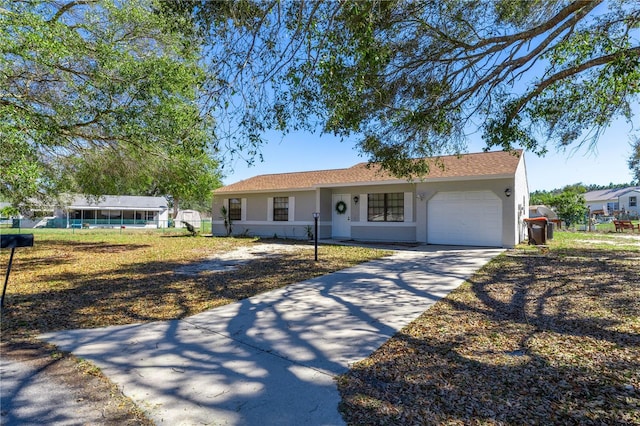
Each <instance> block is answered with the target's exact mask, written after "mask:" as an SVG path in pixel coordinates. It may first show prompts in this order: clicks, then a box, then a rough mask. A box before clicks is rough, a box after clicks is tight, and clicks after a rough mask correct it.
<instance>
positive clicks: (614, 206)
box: [607, 203, 619, 212]
mask: <svg viewBox="0 0 640 426" xmlns="http://www.w3.org/2000/svg"><path fill="white" fill-rule="evenodd" d="M618 209H619V207H618V203H607V210H608V211H610V212H615V211H618Z"/></svg>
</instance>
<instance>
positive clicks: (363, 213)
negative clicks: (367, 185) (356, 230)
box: [358, 194, 368, 222]
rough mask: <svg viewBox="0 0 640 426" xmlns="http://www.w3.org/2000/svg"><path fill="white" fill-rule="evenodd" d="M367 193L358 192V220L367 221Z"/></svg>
mask: <svg viewBox="0 0 640 426" xmlns="http://www.w3.org/2000/svg"><path fill="white" fill-rule="evenodd" d="M367 201H368V200H367V194H360V199H359V200H358V204H359V205H360V222H366V221H367V207H368V206H367Z"/></svg>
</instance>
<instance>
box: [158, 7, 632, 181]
mask: <svg viewBox="0 0 640 426" xmlns="http://www.w3.org/2000/svg"><path fill="white" fill-rule="evenodd" d="M164 12H165V13H171V14H177V15H178V16H188V17H189V18H191V19H193V20H194V21H195V22H197V23H198V25H199V27H200V29H201V34H203V37H204V38H203V39H204V40H205V43H206V47H208V49H209V50H208V53H207V54H206V55H205V58H207V59H208V60H209V66H210V69H211V70H212V71H213V72H212V74H213V75H215V76H216V82H215V83H216V84H213V86H212V95H215V96H212V99H213V98H215V99H216V100H217V103H215V105H217V106H219V107H222V108H225V107H226V110H225V112H226V114H227V115H226V116H225V117H231V118H232V119H235V124H234V125H232V126H231V127H232V128H233V129H240V130H238V132H240V134H241V135H240V137H239V139H240V140H242V141H243V143H240V144H237V145H235V146H234V147H232V149H234V150H235V149H240V150H243V149H244V150H245V151H246V152H247V153H248V154H249V155H250V156H251V155H255V154H256V152H259V146H260V143H261V133H262V132H263V131H264V130H265V129H268V128H276V129H282V130H286V129H288V128H291V127H297V126H303V127H308V128H312V129H313V128H316V127H318V126H319V127H320V128H322V130H323V131H325V132H332V133H334V134H337V135H342V136H349V135H357V136H358V137H359V148H360V150H361V151H362V152H363V153H365V154H367V155H368V156H369V159H370V160H371V161H376V162H381V163H382V165H383V166H384V167H385V168H387V169H388V170H390V171H391V172H393V173H395V174H396V175H399V176H413V175H421V174H423V173H426V172H427V171H428V164H426V163H424V162H419V161H418V162H417V161H413V160H412V159H414V158H420V157H425V156H432V155H438V154H440V153H450V152H460V151H462V150H464V148H465V141H466V137H467V133H468V132H474V131H475V130H476V129H481V130H482V132H483V136H484V139H485V141H486V144H487V148H495V147H498V148H502V149H507V150H509V149H512V148H515V147H523V148H526V149H528V150H530V151H533V152H536V153H538V154H544V153H545V152H546V151H547V150H548V149H549V147H558V148H560V149H564V148H566V147H569V146H572V145H576V144H577V145H582V144H585V143H586V144H592V143H596V141H597V139H598V137H599V135H600V133H601V131H602V130H603V129H604V128H606V126H607V125H608V124H609V123H610V122H611V121H612V120H613V119H614V118H616V117H619V116H623V117H626V118H627V119H628V120H629V121H630V120H631V118H632V108H631V105H633V103H634V102H637V100H638V94H639V92H640V44H639V43H640V42H639V40H640V37H638V32H639V24H640V3H638V2H637V1H636V0H610V1H603V0H593V1H557V0H538V1H531V0H493V1H478V2H466V1H459V0H443V1H437V2H434V1H427V0H423V1H420V0H418V1H412V2H407V1H402V0H396V1H386V0H385V1H382V0H379V1H376V0H374V1H366V2H365V1H351V2H327V1H321V0H310V1H296V2H294V1H290V2H279V1H265V2H253V1H250V0H240V1H236V2H218V1H204V0H203V1H200V2H192V1H182V2H174V1H166V2H165V9H164ZM229 140H233V139H231V138H230V139H229Z"/></svg>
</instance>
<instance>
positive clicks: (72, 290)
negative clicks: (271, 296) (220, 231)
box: [0, 233, 388, 341]
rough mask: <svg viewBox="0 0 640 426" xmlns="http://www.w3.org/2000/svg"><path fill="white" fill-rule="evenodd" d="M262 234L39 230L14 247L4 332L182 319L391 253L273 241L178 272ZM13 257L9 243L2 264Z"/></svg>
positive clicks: (17, 334) (8, 335)
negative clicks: (222, 262) (228, 265)
mask: <svg viewBox="0 0 640 426" xmlns="http://www.w3.org/2000/svg"><path fill="white" fill-rule="evenodd" d="M260 243H261V242H260V241H259V240H255V239H235V238H203V237H197V238H191V237H175V236H163V235H158V234H143V233H138V234H135V233H133V234H118V233H111V234H98V235H91V234H80V235H78V234H76V235H75V236H74V235H63V236H58V235H56V236H51V235H46V234H45V235H44V236H36V242H35V245H34V247H33V248H29V249H23V250H20V251H19V252H18V251H17V252H16V256H15V259H14V265H13V269H12V273H11V277H10V283H9V287H8V290H7V297H6V300H5V309H4V310H3V313H2V336H3V340H5V341H7V340H12V339H13V340H15V339H18V338H29V337H30V336H34V335H36V334H38V333H43V332H46V331H53V330H62V329H73V328H88V327H101V326H108V325H118V324H130V323H137V322H145V321H156V320H166V319H175V318H182V317H185V316H189V315H193V314H196V313H198V312H202V311H204V310H206V309H210V308H213V307H216V306H220V305H223V304H226V303H230V302H233V301H236V300H239V299H243V298H247V297H250V296H252V295H255V294H258V293H261V292H265V291H269V290H272V289H275V288H279V287H282V286H285V285H287V284H290V283H294V282H298V281H303V280H306V279H309V278H312V277H315V276H319V275H323V274H327V273H330V272H333V271H336V270H340V269H343V268H346V267H349V266H352V265H354V264H357V263H360V262H363V261H366V260H369V259H373V258H376V257H380V256H383V255H385V254H387V253H388V252H385V251H382V250H376V249H369V248H359V247H342V246H325V245H321V246H320V247H319V261H318V262H314V261H313V258H314V256H313V255H314V247H313V245H311V244H309V243H307V242H298V241H282V240H277V241H274V243H275V245H277V244H280V245H283V250H282V251H277V255H272V254H273V253H265V255H264V256H257V257H254V258H252V259H250V260H249V261H247V262H245V263H240V264H238V267H237V269H235V270H226V271H217V270H206V269H201V270H198V268H195V270H196V271H197V272H196V273H181V271H184V270H185V268H187V269H189V267H193V266H197V265H199V264H201V263H203V262H205V263H206V262H207V261H209V260H210V258H211V257H212V256H215V255H217V254H223V253H226V252H229V251H232V250H236V249H238V248H240V247H247V246H256V245H258V244H260ZM291 246H294V248H295V249H294V250H292V249H290V247H291ZM285 247H289V249H287V250H285V249H284V248H285ZM268 254H270V255H268ZM7 258H8V255H7V254H6V253H4V252H3V253H2V254H1V255H0V265H6V259H7ZM191 269H193V268H191Z"/></svg>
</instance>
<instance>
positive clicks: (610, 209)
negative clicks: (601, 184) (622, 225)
mask: <svg viewBox="0 0 640 426" xmlns="http://www.w3.org/2000/svg"><path fill="white" fill-rule="evenodd" d="M584 199H585V202H586V204H587V207H588V208H589V210H590V211H591V212H592V213H593V214H604V215H606V216H616V215H625V216H630V217H638V216H640V186H631V187H627V188H619V189H603V190H599V191H590V192H587V193H585V194H584Z"/></svg>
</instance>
